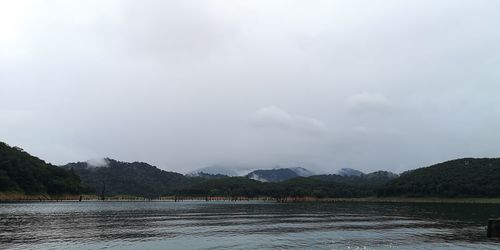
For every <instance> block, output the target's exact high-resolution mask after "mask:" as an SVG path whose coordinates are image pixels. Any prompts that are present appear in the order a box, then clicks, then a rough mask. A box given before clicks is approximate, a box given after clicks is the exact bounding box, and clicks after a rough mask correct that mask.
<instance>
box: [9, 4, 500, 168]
mask: <svg viewBox="0 0 500 250" xmlns="http://www.w3.org/2000/svg"><path fill="white" fill-rule="evenodd" d="M499 13H500V6H499V3H498V2H497V1H486V0H485V1H482V0H480V1H461V0H458V1H451V0H446V1H430V0H424V1H422V0H418V1H417V0H410V1H404V2H399V1H389V2H384V3H380V2H373V1H364V0H354V1H314V2H305V1H284V0H283V1H263V0H262V1H260V0H258V1H177V0H175V1H159V0H152V1H136V0H132V1H113V0H112V1H105V2H104V1H97V0H91V1H84V2H74V1H50V2H40V1H29V0H28V1H3V2H1V3H0V120H1V121H2V122H1V123H0V138H1V140H2V141H5V142H7V143H9V144H10V145H20V146H22V147H23V148H25V149H26V150H27V151H29V152H32V153H33V154H34V155H38V156H40V157H41V158H43V159H46V160H48V161H50V162H52V163H55V164H64V163H67V162H75V161H84V160H86V159H94V158H102V157H104V156H107V157H110V158H113V159H119V160H123V161H143V162H148V163H151V164H154V165H156V166H159V167H160V168H162V169H166V170H172V171H178V172H189V171H191V170H194V169H198V168H201V167H205V166H214V165H223V166H235V167H242V168H243V167H252V168H253V167H256V168H258V167H262V166H276V165H282V166H303V167H306V168H308V169H312V170H320V171H321V170H324V171H326V172H328V170H331V169H340V168H344V167H346V168H354V169H359V170H362V171H364V172H372V171H375V170H379V169H386V170H391V171H394V172H401V171H403V170H407V169H411V168H416V167H420V166H426V165H429V164H431V163H435V162H440V161H443V160H448V159H454V158H460V157H467V156H474V157H498V148H500V133H499V132H498V128H499V127H500V99H499V98H498V93H499V92H500V85H499V84H498V82H499V80H500V71H499V70H498V68H499V67H500V31H498V30H499V29H498V27H497V26H498V25H497V24H498V23H500V15H499Z"/></svg>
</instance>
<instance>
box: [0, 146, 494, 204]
mask: <svg viewBox="0 0 500 250" xmlns="http://www.w3.org/2000/svg"><path fill="white" fill-rule="evenodd" d="M209 170H211V171H212V172H211V173H204V172H202V171H201V172H198V173H197V174H196V175H194V174H186V175H183V174H180V173H176V172H169V171H165V170H161V169H159V168H157V167H155V166H153V165H150V164H148V163H144V162H122V161H118V160H114V159H111V158H104V159H92V160H88V161H82V162H73V163H68V164H66V165H63V166H60V167H58V166H54V165H51V164H48V163H45V162H44V161H43V160H41V159H38V158H36V157H34V156H31V155H30V154H29V153H27V152H25V151H24V150H22V149H21V148H18V147H11V146H9V145H7V144H5V143H1V144H0V194H5V193H20V194H30V195H41V197H49V195H64V194H72V195H77V194H81V193H92V194H95V195H98V196H101V197H112V196H117V195H129V196H134V197H148V198H158V197H161V196H179V195H181V196H187V197H193V196H195V197H200V196H201V197H204V196H217V197H238V196H244V197H261V196H264V197H273V198H275V199H278V200H280V199H282V198H283V197H289V196H290V197H306V196H307V197H317V198H326V197H330V198H332V197H373V196H391V197H394V196H404V197H495V196H498V194H500V159H499V158H463V159H456V160H451V161H447V162H443V163H439V164H435V165H432V166H429V167H424V168H418V169H414V170H410V171H407V172H404V173H402V174H401V175H398V174H395V173H392V172H389V171H383V170H380V171H376V172H372V173H363V172H360V171H358V170H354V169H347V168H344V169H340V170H339V171H336V172H335V173H330V174H316V173H313V172H312V171H309V170H308V169H305V168H302V167H290V168H283V167H281V168H274V169H257V170H253V171H251V172H248V173H246V174H245V173H244V172H238V171H236V170H233V169H230V168H213V167H212V168H209ZM221 171H224V172H221ZM223 173H226V174H232V176H229V175H224V174H223ZM238 174H239V175H238Z"/></svg>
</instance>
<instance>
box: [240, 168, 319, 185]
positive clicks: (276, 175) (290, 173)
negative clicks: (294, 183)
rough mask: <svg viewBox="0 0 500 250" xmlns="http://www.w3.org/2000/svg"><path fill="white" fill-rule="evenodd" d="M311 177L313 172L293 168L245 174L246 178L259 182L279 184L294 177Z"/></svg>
mask: <svg viewBox="0 0 500 250" xmlns="http://www.w3.org/2000/svg"><path fill="white" fill-rule="evenodd" d="M311 175H313V172H311V171H310V170H308V169H305V168H302V167H294V168H275V169H264V170H255V171H252V172H250V173H249V174H247V175H246V177H247V178H250V179H253V180H257V181H261V182H280V181H286V180H289V179H292V178H296V177H309V176H311Z"/></svg>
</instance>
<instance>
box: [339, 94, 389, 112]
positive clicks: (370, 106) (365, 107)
mask: <svg viewBox="0 0 500 250" xmlns="http://www.w3.org/2000/svg"><path fill="white" fill-rule="evenodd" d="M347 104H348V106H349V109H350V110H351V111H353V112H356V113H362V114H363V113H385V112H388V111H391V110H392V108H393V104H392V102H391V101H390V100H389V99H388V98H387V97H386V96H384V95H382V94H379V93H369V92H362V93H358V94H354V95H352V96H350V97H349V98H348V100H347Z"/></svg>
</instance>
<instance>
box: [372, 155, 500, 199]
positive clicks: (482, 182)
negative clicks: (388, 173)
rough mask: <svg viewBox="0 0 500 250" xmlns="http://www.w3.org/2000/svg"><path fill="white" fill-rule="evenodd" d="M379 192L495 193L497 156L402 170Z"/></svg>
mask: <svg viewBox="0 0 500 250" xmlns="http://www.w3.org/2000/svg"><path fill="white" fill-rule="evenodd" d="M378 194H379V196H408V197H421V196H422V197H498V196H500V159H499V158H483V159H474V158H465V159H458V160H452V161H447V162H443V163H439V164H436V165H433V166H430V167H425V168H419V169H416V170H412V171H407V172H405V173H403V174H402V175H401V176H400V177H399V178H397V179H394V180H392V181H390V182H389V183H387V184H386V185H385V186H384V187H383V188H382V189H380V190H379V192H378Z"/></svg>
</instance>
